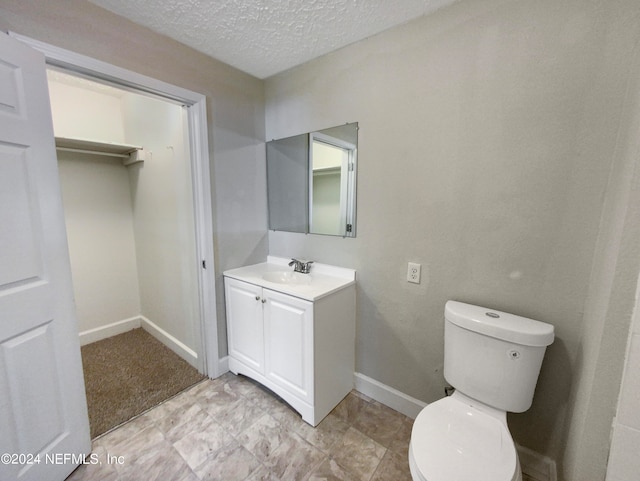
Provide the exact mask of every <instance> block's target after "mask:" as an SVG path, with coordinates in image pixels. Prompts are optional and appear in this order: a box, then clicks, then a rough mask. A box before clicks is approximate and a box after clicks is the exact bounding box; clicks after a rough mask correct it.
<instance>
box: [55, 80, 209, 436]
mask: <svg viewBox="0 0 640 481" xmlns="http://www.w3.org/2000/svg"><path fill="white" fill-rule="evenodd" d="M47 77H48V83H49V94H50V102H51V110H52V116H53V124H54V134H55V137H56V147H57V157H58V166H59V174H60V184H61V189H62V195H63V205H64V211H65V221H66V228H67V237H68V244H69V253H70V259H71V270H72V277H73V284H74V296H75V303H76V314H77V318H78V323H79V330H80V333H79V335H80V343H81V345H82V346H83V347H82V357H83V364H84V373H85V386H86V393H87V403H88V407H89V418H90V425H91V434H92V437H95V436H96V435H99V434H102V433H103V432H105V431H106V430H108V429H110V428H112V427H115V426H116V425H118V424H121V423H122V422H124V421H127V420H128V419H130V418H131V417H133V416H135V415H137V414H139V413H140V412H143V411H145V410H146V409H148V408H150V407H152V406H154V405H155V404H157V403H159V402H161V401H164V400H165V399H167V398H168V397H171V396H172V395H175V394H176V393H177V392H180V391H181V390H183V389H185V388H187V387H189V386H190V385H192V384H193V383H195V382H198V381H199V380H201V379H202V378H203V377H204V376H203V375H202V374H200V373H202V372H204V363H203V362H202V359H203V357H204V356H203V352H202V346H203V343H202V340H201V338H200V337H201V329H200V326H201V317H202V313H201V312H200V299H199V295H198V292H199V290H198V271H199V268H200V263H199V262H198V256H197V246H196V228H195V216H194V199H193V189H192V172H191V154H190V149H189V132H188V128H189V125H188V118H187V115H186V107H185V106H183V105H181V104H179V103H176V102H170V101H168V100H166V99H160V98H157V97H152V96H149V95H143V94H141V93H139V92H134V91H131V90H124V89H122V88H120V87H118V86H114V85H109V84H106V83H104V82H97V81H95V80H93V79H88V78H84V77H79V76H76V75H73V74H71V73H69V72H67V71H63V70H61V69H54V68H48V70H47ZM158 341H159V342H158ZM198 371H200V372H198Z"/></svg>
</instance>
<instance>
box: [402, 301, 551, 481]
mask: <svg viewBox="0 0 640 481" xmlns="http://www.w3.org/2000/svg"><path fill="white" fill-rule="evenodd" d="M553 331H554V329H553V326H552V325H550V324H546V323H544V322H540V321H535V320H533V319H528V318H525V317H520V316H516V315H513V314H508V313H506V312H501V311H495V310H491V309H487V308H484V307H479V306H472V305H470V304H464V303H462V302H456V301H448V302H447V304H446V306H445V331H444V332H445V333H444V341H445V342H444V377H445V379H446V380H447V382H449V383H450V384H451V385H452V386H453V387H454V388H455V392H454V393H453V395H452V396H450V397H446V398H444V399H440V400H439V401H436V402H434V403H432V404H429V405H428V406H427V407H425V408H424V409H423V410H422V411H420V413H419V414H418V416H417V417H416V420H415V422H414V424H413V429H412V431H411V442H410V445H409V467H410V470H411V476H412V478H413V481H521V480H522V472H521V469H520V462H519V460H518V453H517V451H516V447H515V443H514V441H513V438H512V437H511V433H510V432H509V427H508V426H507V412H524V411H526V410H527V409H529V407H531V403H532V401H533V393H534V389H535V386H536V383H537V381H538V375H539V373H540V367H541V365H542V359H543V357H544V353H545V350H546V348H547V346H548V345H550V344H551V343H552V342H553V338H554V332H553Z"/></svg>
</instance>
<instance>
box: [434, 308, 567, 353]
mask: <svg viewBox="0 0 640 481" xmlns="http://www.w3.org/2000/svg"><path fill="white" fill-rule="evenodd" d="M444 313H445V314H444V317H445V319H446V320H447V321H449V322H451V323H453V324H455V325H457V326H460V327H462V328H464V329H468V330H470V331H474V332H478V333H480V334H484V335H486V336H490V337H494V338H497V339H502V340H504V341H508V342H513V343H516V344H520V345H523V346H535V347H544V346H548V345H549V344H551V343H552V342H553V338H554V334H553V326H552V325H551V324H547V323H546V322H541V321H536V320H533V319H528V318H526V317H521V316H516V315H515V314H509V313H507V312H502V311H496V310H495V309H488V308H486V307H480V306H473V305H471V304H465V303H463V302H458V301H447V304H446V305H445V309H444Z"/></svg>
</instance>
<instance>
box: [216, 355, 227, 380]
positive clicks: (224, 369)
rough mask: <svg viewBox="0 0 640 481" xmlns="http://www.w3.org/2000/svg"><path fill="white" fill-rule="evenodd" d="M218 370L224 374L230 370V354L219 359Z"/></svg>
mask: <svg viewBox="0 0 640 481" xmlns="http://www.w3.org/2000/svg"><path fill="white" fill-rule="evenodd" d="M218 372H219V373H220V375H221V376H222V375H223V374H224V373H225V372H229V356H224V357H221V358H220V359H218Z"/></svg>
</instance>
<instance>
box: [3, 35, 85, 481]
mask: <svg viewBox="0 0 640 481" xmlns="http://www.w3.org/2000/svg"><path fill="white" fill-rule="evenodd" d="M57 168H58V167H57V162H56V153H55V146H54V140H53V127H52V124H51V113H50V108H49V94H48V89H47V83H46V76H45V62H44V56H43V55H42V54H41V53H39V52H36V51H35V50H33V49H31V48H29V47H27V46H26V45H24V44H22V43H20V42H19V41H17V40H15V39H13V38H10V37H8V36H7V35H5V34H2V33H0V423H1V424H0V454H3V455H4V457H3V459H2V463H0V479H2V480H3V481H10V480H18V479H20V480H38V481H40V480H47V481H62V480H63V479H65V478H66V477H67V476H68V475H69V473H70V472H71V471H73V470H74V469H75V467H76V466H77V465H78V464H79V463H80V462H82V455H83V454H88V453H89V452H90V450H91V440H90V437H89V420H88V416H87V407H86V398H85V392H84V380H83V376H82V363H81V358H80V345H79V338H78V331H77V321H76V319H75V310H74V305H73V289H72V284H71V273H70V266H69V254H68V248H67V239H66V232H65V225H64V216H63V211H62V198H61V196H60V189H59V181H58V171H57ZM4 453H6V454H9V456H11V457H10V458H7V457H6V454H4ZM7 461H9V462H8V463H7Z"/></svg>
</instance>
